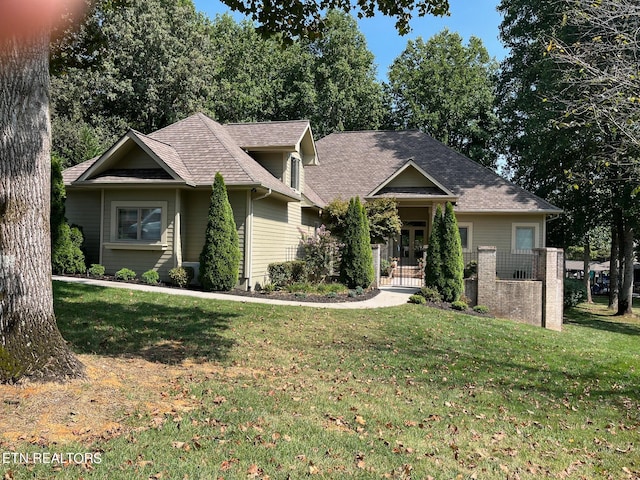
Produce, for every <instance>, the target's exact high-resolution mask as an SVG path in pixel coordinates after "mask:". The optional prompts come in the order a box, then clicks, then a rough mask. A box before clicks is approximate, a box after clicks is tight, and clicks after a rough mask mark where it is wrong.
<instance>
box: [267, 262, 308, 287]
mask: <svg viewBox="0 0 640 480" xmlns="http://www.w3.org/2000/svg"><path fill="white" fill-rule="evenodd" d="M267 273H269V279H270V280H271V283H272V284H273V285H274V286H275V287H276V288H285V287H288V286H289V285H292V284H294V283H303V282H304V281H305V280H306V264H305V262H303V261H302V260H292V261H289V262H274V263H270V264H269V265H268V266H267Z"/></svg>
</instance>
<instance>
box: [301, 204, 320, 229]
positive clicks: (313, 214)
mask: <svg viewBox="0 0 640 480" xmlns="http://www.w3.org/2000/svg"><path fill="white" fill-rule="evenodd" d="M302 225H303V226H304V227H305V232H307V233H313V230H314V228H316V227H319V226H320V225H322V218H320V215H319V213H318V211H317V210H316V209H314V208H303V209H302Z"/></svg>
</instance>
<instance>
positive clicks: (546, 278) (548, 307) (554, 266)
mask: <svg viewBox="0 0 640 480" xmlns="http://www.w3.org/2000/svg"><path fill="white" fill-rule="evenodd" d="M534 252H535V253H536V255H537V258H536V279H537V280H540V281H542V326H543V327H544V328H548V329H549V330H556V331H558V332H559V331H561V330H562V314H563V307H564V305H563V302H564V285H563V280H564V271H563V270H564V265H563V263H564V252H563V251H562V250H561V249H558V248H536V249H534Z"/></svg>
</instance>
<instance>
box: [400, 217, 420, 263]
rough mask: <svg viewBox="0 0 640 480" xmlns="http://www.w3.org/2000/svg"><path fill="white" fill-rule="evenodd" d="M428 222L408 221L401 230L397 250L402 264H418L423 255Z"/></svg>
mask: <svg viewBox="0 0 640 480" xmlns="http://www.w3.org/2000/svg"><path fill="white" fill-rule="evenodd" d="M425 233H426V222H408V223H406V224H405V225H404V226H403V227H402V230H401V231H400V238H399V241H396V242H397V243H396V245H397V248H396V251H397V252H398V256H399V257H400V263H401V264H402V265H418V261H419V260H420V259H421V258H422V256H423V251H424V244H425Z"/></svg>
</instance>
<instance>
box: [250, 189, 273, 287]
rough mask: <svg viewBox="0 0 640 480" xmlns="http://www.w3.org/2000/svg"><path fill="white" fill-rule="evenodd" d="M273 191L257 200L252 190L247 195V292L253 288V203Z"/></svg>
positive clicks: (269, 192) (269, 190)
mask: <svg viewBox="0 0 640 480" xmlns="http://www.w3.org/2000/svg"><path fill="white" fill-rule="evenodd" d="M271 193H272V191H271V189H268V190H267V193H265V194H264V195H261V196H259V197H257V198H251V190H250V191H249V194H248V195H247V200H248V202H249V215H248V216H247V220H248V222H247V223H248V234H247V239H246V242H245V258H246V259H247V261H245V266H246V268H247V272H246V276H247V279H248V280H247V290H251V288H252V286H253V203H254V202H257V201H258V200H264V199H265V198H267V197H268V196H269V195H271Z"/></svg>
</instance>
